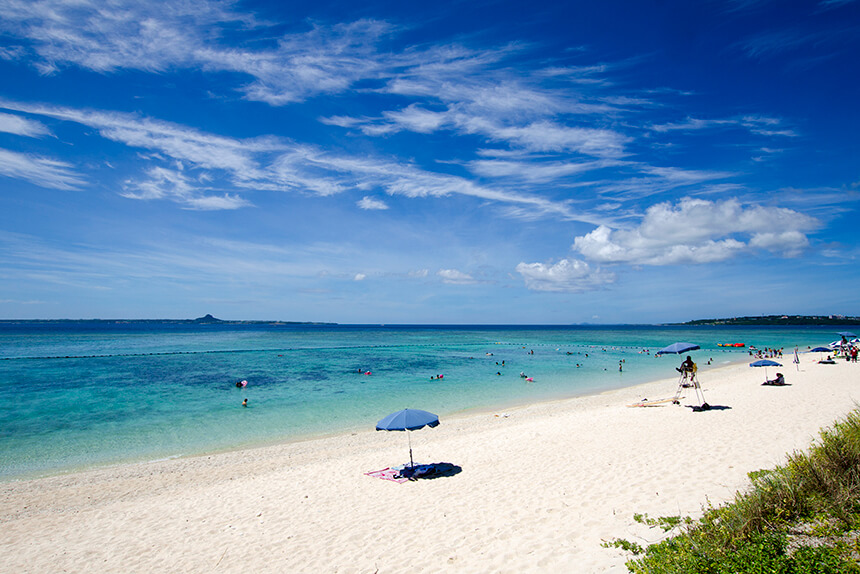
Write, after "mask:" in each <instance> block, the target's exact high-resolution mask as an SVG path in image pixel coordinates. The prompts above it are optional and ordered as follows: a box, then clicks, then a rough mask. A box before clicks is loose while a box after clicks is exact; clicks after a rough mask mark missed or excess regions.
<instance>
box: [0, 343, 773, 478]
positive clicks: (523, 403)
mask: <svg viewBox="0 0 860 574" xmlns="http://www.w3.org/2000/svg"><path fill="white" fill-rule="evenodd" d="M718 356H719V357H723V358H726V359H727V360H726V361H724V363H728V364H719V365H718V364H714V365H705V366H703V367H702V370H701V371H700V372H701V373H710V372H712V371H714V370H719V369H722V368H727V367H730V366H732V365H738V364H741V363H744V362H745V361H746V360H747V359H748V358H749V357H748V355H747V354H746V353H739V352H735V353H732V354H731V355H729V356H728V357H726V356H724V355H718ZM678 361H680V358H679V359H678ZM676 362H677V361H674V360H672V365H673V367H672V368H674V363H676ZM667 368H668V365H667ZM783 368H785V367H783ZM665 381H677V378H676V377H668V378H665V377H661V378H657V379H649V380H646V381H644V382H636V383H633V384H630V385H624V386H619V387H613V388H609V389H604V390H596V391H594V390H585V391H583V392H581V393H577V394H573V395H569V394H565V395H559V396H554V397H553V396H550V397H541V398H538V399H528V400H526V399H511V400H510V401H508V402H504V401H503V402H499V403H496V404H494V405H480V406H474V407H468V408H464V409H461V410H458V411H455V412H454V413H450V414H446V415H444V420H445V421H446V422H447V421H450V420H452V419H458V418H467V417H470V416H479V415H486V414H494V413H495V412H496V411H499V410H515V409H518V408H521V407H527V406H535V405H545V404H551V403H557V402H565V401H576V400H581V399H585V398H588V397H595V396H600V395H603V394H607V393H614V392H619V391H623V390H625V389H635V388H638V387H646V386H648V385H651V384H657V383H661V382H665ZM672 393H674V390H673V391H672ZM672 393H670V395H671V394H672ZM371 426H372V422H371V423H364V424H361V425H357V424H356V425H354V426H350V427H344V428H342V429H338V430H335V431H331V432H324V433H319V432H308V433H306V434H296V435H287V436H280V437H276V438H270V439H264V440H259V441H252V442H246V443H243V444H239V445H233V446H227V447H223V448H213V449H203V450H199V451H190V452H186V453H177V454H171V455H166V456H163V457H157V458H147V457H140V458H132V459H127V460H120V461H116V462H109V463H88V464H82V465H79V466H74V467H70V468H66V469H61V470H56V471H48V472H42V473H32V474H22V475H18V476H10V477H0V486H2V485H3V484H7V483H14V482H21V481H30V480H40V479H47V478H52V477H59V476H67V475H74V474H81V473H88V472H96V471H99V470H103V469H105V470H107V469H112V468H117V467H123V466H129V465H139V464H143V465H146V464H157V463H160V462H165V461H171V460H185V459H189V458H196V457H203V456H212V455H222V454H228V453H232V452H238V451H246V450H256V449H261V448H273V447H279V446H285V445H289V444H293V443H304V442H309V441H315V440H326V439H330V440H337V439H338V438H339V437H342V436H345V435H350V434H355V433H360V432H370V433H371V434H372V433H373V432H374V431H368V430H367V429H368V428H369V427H371Z"/></svg>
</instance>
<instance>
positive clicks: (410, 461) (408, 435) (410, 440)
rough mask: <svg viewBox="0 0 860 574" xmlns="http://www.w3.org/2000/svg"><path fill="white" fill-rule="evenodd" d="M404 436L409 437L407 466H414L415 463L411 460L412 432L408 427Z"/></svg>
mask: <svg viewBox="0 0 860 574" xmlns="http://www.w3.org/2000/svg"><path fill="white" fill-rule="evenodd" d="M406 438H408V439H409V468H415V463H414V462H412V434H411V433H410V432H409V429H407V430H406Z"/></svg>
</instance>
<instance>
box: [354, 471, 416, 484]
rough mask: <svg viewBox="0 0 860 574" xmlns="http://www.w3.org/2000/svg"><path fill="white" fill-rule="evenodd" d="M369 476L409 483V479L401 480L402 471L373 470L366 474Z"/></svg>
mask: <svg viewBox="0 0 860 574" xmlns="http://www.w3.org/2000/svg"><path fill="white" fill-rule="evenodd" d="M364 474H366V475H367V476H375V477H376V478H381V479H383V480H390V481H392V482H407V481H408V480H409V479H408V478H401V477H400V476H399V475H400V471H399V470H394V469H393V468H383V469H382V470H372V471H370V472H365V473H364Z"/></svg>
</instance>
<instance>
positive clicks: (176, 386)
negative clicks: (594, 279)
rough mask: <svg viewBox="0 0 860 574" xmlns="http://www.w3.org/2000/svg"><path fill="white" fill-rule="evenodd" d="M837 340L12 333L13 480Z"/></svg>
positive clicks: (4, 423)
mask: <svg viewBox="0 0 860 574" xmlns="http://www.w3.org/2000/svg"><path fill="white" fill-rule="evenodd" d="M835 330H836V329H833V328H829V327H828V328H803V329H798V328H794V329H789V328H769V329H756V328H703V327H696V328H685V327H651V326H648V327H644V326H618V327H520V326H518V327H500V326H433V327H430V326H349V325H341V326H330V325H329V326H322V325H316V326H314V325H302V326H296V325H196V326H195V325H176V324H154V323H145V324H139V323H131V324H122V323H117V324H112V323H102V322H98V323H95V322H94V323H87V322H75V323H42V324H17V323H0V389H2V391H3V396H4V399H5V408H3V409H0V444H2V450H0V480H9V479H16V478H25V477H32V476H40V475H45V474H53V473H58V472H65V471H69V470H75V469H80V468H86V467H91V466H99V465H107V464H115V463H121V462H128V461H138V460H152V459H160V458H166V457H174V456H182V455H187V454H194V453H201V452H208V451H215V450H222V449H231V448H238V447H242V446H248V445H255V444H264V443H270V442H274V441H280V440H289V439H293V438H300V437H305V436H311V435H317V434H322V433H334V432H343V431H347V430H351V429H372V428H373V427H374V425H375V423H376V421H377V420H379V419H380V418H382V417H383V416H385V415H386V414H388V413H389V412H393V411H395V410H399V409H402V408H406V407H409V408H421V409H425V410H430V411H433V412H436V413H438V414H439V415H440V416H441V417H442V419H443V421H444V417H445V416H447V415H451V414H454V413H457V412H462V411H465V410H468V409H476V408H491V407H503V406H506V405H511V404H517V403H526V402H535V401H541V400H548V399H554V398H561V397H571V396H577V395H583V394H589V393H595V392H600V391H603V390H608V389H611V388H618V387H623V386H630V385H635V384H639V383H642V382H646V381H649V380H654V379H658V378H662V377H671V376H673V374H674V367H675V366H677V365H676V363H678V362H679V359H678V357H676V356H667V357H663V358H655V357H654V356H653V353H654V352H655V351H656V350H658V349H660V348H662V347H664V346H666V345H668V344H670V343H673V342H676V341H689V342H693V343H696V344H698V345H700V346H701V347H702V350H700V351H695V352H693V353H692V354H693V356H694V359H695V360H696V361H697V362H699V363H700V364H704V363H705V362H706V361H707V360H708V359H709V358H713V359H714V363H715V364H722V363H726V362H731V361H741V360H745V358H746V357H747V354H746V351H745V350H741V351H728V350H726V349H724V348H720V347H718V346H717V343H721V342H722V343H728V342H744V343H746V344H747V345H749V344H754V345H756V346H757V347H760V348H761V347H785V348H786V349H787V350H790V349H794V346H795V345H799V346H800V347H801V350H803V349H805V348H807V347H808V346H809V345H819V344H825V343H829V342H830V341H832V340H833V339H835V338H836V336H835V334H834V331H835ZM586 355H587V356H586ZM788 360H790V359H789V358H788V357H787V358H786V361H788ZM620 361H623V362H622V363H621V365H622V366H623V371H622V372H619V370H618V366H619V362H620ZM503 362H504V364H503ZM364 371H370V372H371V374H370V375H364V374H360V372H364ZM521 372H525V373H526V374H527V375H529V376H530V377H533V378H534V382H533V383H527V382H525V381H524V380H523V379H522V378H521V377H520V376H519V375H520V373H521ZM437 374H444V378H442V379H433V378H432V377H433V376H434V375H437ZM243 379H246V380H247V381H248V386H247V387H246V388H244V389H237V388H236V387H235V383H236V381H239V380H243ZM244 398H247V399H248V403H249V407H248V408H243V407H242V406H241V402H242V399H244Z"/></svg>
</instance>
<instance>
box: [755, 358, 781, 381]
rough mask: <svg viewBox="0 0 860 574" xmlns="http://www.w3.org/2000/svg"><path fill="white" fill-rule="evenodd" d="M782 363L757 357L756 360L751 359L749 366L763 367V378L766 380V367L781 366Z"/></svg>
mask: <svg viewBox="0 0 860 574" xmlns="http://www.w3.org/2000/svg"><path fill="white" fill-rule="evenodd" d="M781 366H782V363H777V362H776V361H771V360H770V359H759V360H758V361H753V362H752V363H750V367H764V380H765V381H767V368H768V367H781Z"/></svg>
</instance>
